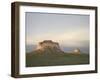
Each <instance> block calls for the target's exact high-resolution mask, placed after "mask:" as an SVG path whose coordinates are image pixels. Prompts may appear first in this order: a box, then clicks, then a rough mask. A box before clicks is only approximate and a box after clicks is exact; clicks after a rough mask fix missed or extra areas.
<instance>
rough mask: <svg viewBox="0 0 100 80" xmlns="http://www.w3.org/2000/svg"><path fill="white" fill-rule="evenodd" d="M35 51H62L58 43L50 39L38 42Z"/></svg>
mask: <svg viewBox="0 0 100 80" xmlns="http://www.w3.org/2000/svg"><path fill="white" fill-rule="evenodd" d="M36 51H37V52H39V53H54V54H56V53H64V52H63V51H62V50H61V49H60V46H59V43H57V42H53V41H52V40H44V41H43V42H39V43H38V45H37V49H36Z"/></svg>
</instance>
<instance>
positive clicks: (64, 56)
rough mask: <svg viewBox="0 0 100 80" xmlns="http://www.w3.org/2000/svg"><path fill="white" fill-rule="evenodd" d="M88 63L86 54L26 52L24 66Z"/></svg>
mask: <svg viewBox="0 0 100 80" xmlns="http://www.w3.org/2000/svg"><path fill="white" fill-rule="evenodd" d="M77 64H89V55H88V54H73V53H69V54H68V53H61V54H60V53H53V54H52V53H45V54H42V53H36V52H31V53H26V67H36V66H56V65H77Z"/></svg>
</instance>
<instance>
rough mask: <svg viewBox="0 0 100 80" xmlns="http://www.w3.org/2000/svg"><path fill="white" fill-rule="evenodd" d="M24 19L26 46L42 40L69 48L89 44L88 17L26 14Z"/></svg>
mask: <svg viewBox="0 0 100 80" xmlns="http://www.w3.org/2000/svg"><path fill="white" fill-rule="evenodd" d="M25 18H26V19H25V20H26V22H25V23H26V24H25V25H26V26H25V34H26V45H31V44H33V45H37V44H38V42H41V41H43V40H52V41H54V42H58V43H59V44H60V45H61V46H70V47H71V46H72V47H75V46H76V47H82V46H87V44H89V15H75V14H51V13H33V12H32V13H31V12H27V13H26V17H25Z"/></svg>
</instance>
